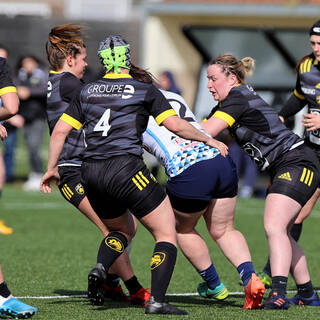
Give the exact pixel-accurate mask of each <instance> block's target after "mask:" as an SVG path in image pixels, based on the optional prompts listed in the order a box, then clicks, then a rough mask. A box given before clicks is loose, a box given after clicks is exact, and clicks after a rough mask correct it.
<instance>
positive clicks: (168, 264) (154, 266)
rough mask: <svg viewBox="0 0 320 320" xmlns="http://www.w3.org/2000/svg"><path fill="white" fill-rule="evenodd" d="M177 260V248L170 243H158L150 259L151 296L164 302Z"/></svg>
mask: <svg viewBox="0 0 320 320" xmlns="http://www.w3.org/2000/svg"><path fill="white" fill-rule="evenodd" d="M176 259H177V248H176V246H174V245H173V244H172V243H170V242H158V243H156V246H155V248H154V251H153V255H152V258H151V295H152V296H153V297H154V299H155V301H156V302H164V299H165V294H166V291H167V288H168V286H169V282H170V279H171V276H172V273H173V269H174V266H175V264H176Z"/></svg>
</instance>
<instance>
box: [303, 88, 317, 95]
mask: <svg viewBox="0 0 320 320" xmlns="http://www.w3.org/2000/svg"><path fill="white" fill-rule="evenodd" d="M301 90H302V92H303V93H304V94H316V89H310V88H305V87H302V88H301Z"/></svg>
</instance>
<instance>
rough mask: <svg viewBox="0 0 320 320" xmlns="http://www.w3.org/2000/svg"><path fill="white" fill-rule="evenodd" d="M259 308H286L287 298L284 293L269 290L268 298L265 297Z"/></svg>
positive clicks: (287, 304) (287, 305) (287, 306)
mask: <svg viewBox="0 0 320 320" xmlns="http://www.w3.org/2000/svg"><path fill="white" fill-rule="evenodd" d="M261 308H262V309H266V310H275V309H283V310H287V309H288V308H289V303H288V299H287V297H286V296H285V295H282V294H279V293H278V292H273V291H271V292H270V294H269V297H268V299H266V301H265V302H264V303H263V305H262V307H261Z"/></svg>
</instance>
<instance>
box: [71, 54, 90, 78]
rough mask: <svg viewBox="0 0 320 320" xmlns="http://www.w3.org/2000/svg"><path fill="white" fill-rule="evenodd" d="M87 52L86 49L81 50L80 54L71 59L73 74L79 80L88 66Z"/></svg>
mask: <svg viewBox="0 0 320 320" xmlns="http://www.w3.org/2000/svg"><path fill="white" fill-rule="evenodd" d="M86 58H87V50H86V48H81V49H80V53H78V54H77V55H76V57H75V58H73V73H74V75H75V76H76V77H77V78H78V79H81V78H82V77H83V75H84V72H85V70H86V66H87V65H88V64H87V62H86Z"/></svg>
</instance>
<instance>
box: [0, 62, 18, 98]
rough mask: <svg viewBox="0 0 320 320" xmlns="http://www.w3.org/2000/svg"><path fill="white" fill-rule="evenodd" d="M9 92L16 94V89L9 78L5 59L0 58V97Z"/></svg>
mask: <svg viewBox="0 0 320 320" xmlns="http://www.w3.org/2000/svg"><path fill="white" fill-rule="evenodd" d="M9 92H17V89H16V87H15V85H14V84H13V81H12V78H11V77H10V73H9V66H8V64H7V62H6V59H3V58H0V96H2V95H4V94H6V93H9Z"/></svg>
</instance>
